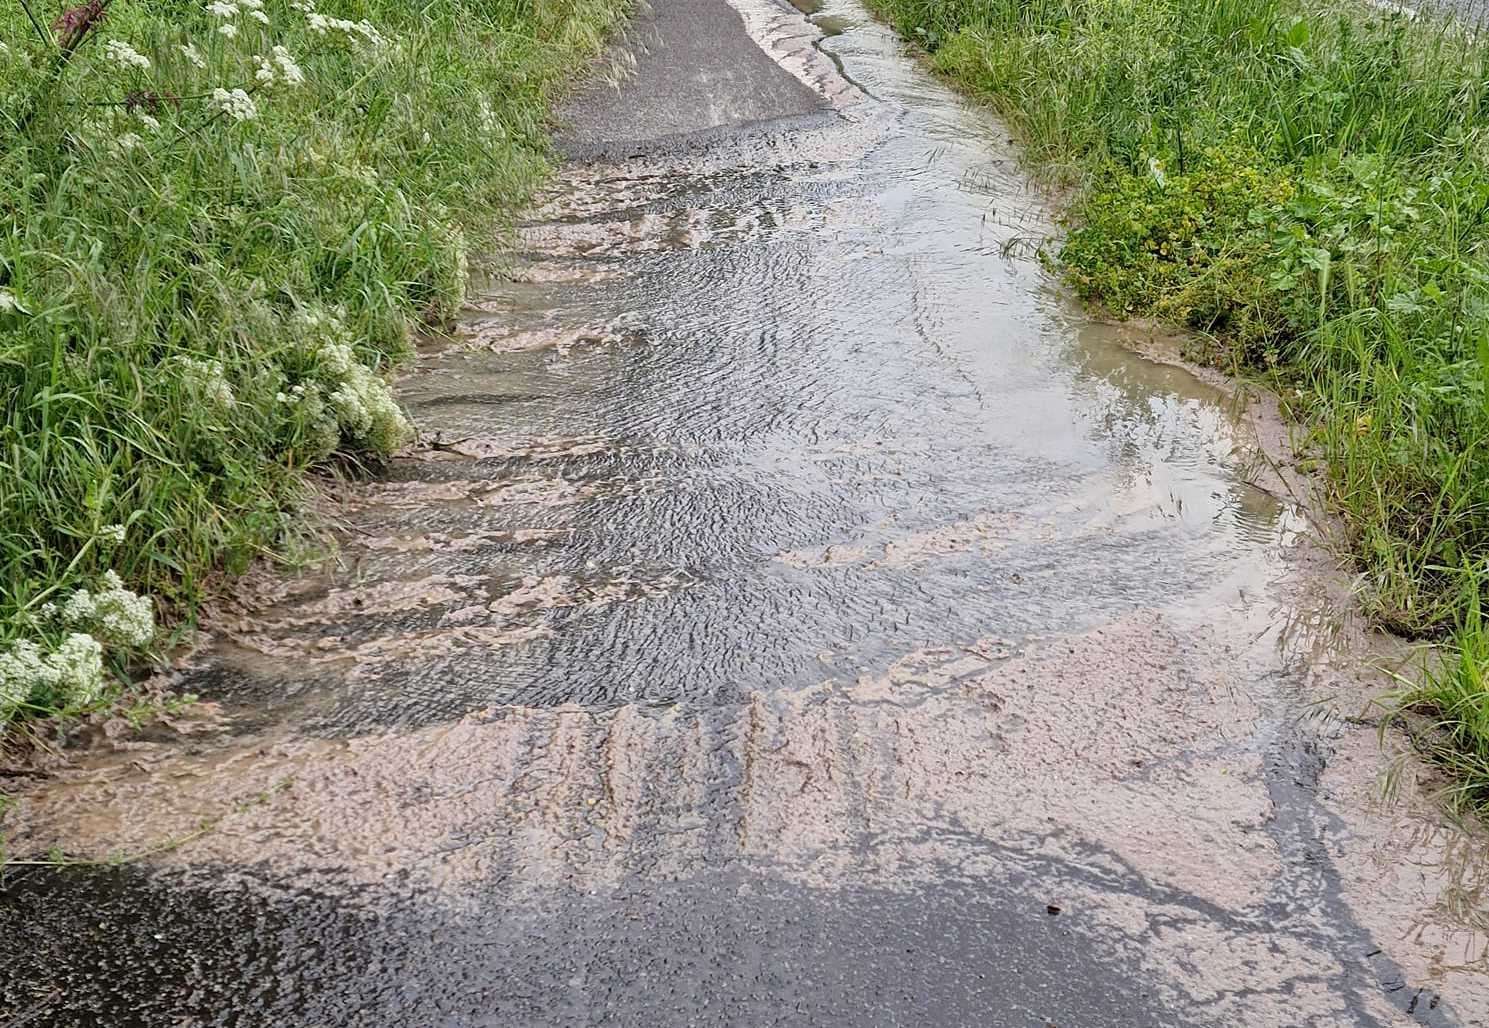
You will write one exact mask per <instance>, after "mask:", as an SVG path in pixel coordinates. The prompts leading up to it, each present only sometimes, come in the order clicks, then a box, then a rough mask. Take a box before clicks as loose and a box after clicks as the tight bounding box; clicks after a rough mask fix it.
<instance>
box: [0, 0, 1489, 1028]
mask: <svg viewBox="0 0 1489 1028" xmlns="http://www.w3.org/2000/svg"><path fill="white" fill-rule="evenodd" d="M735 6H736V7H737V8H738V9H739V11H740V13H741V15H742V17H743V22H744V24H745V25H747V26H748V27H749V32H750V34H751V36H752V37H753V38H754V39H755V40H756V41H757V42H758V43H759V45H760V46H761V47H762V48H763V50H764V52H765V53H767V54H769V56H770V57H771V58H772V59H773V60H774V61H775V62H776V64H777V66H778V67H779V68H784V69H786V70H787V71H789V72H790V73H791V75H793V76H795V79H794V80H793V81H790V82H788V83H787V84H788V85H789V87H790V88H791V89H798V90H803V89H805V90H810V91H811V93H812V95H813V96H814V97H815V101H814V102H816V103H817V105H818V107H819V108H820V109H819V110H818V111H816V112H815V113H812V114H810V115H808V116H805V117H793V118H792V119H790V120H789V122H784V121H783V122H782V123H780V124H778V125H768V124H767V125H760V126H753V127H751V129H750V130H749V131H738V132H724V133H714V134H710V135H708V136H707V137H706V138H704V137H699V138H697V139H693V140H683V141H681V142H678V141H674V145H668V146H662V147H641V146H637V147H632V148H630V149H631V150H634V151H635V153H634V154H633V153H630V152H626V151H627V148H626V147H621V148H620V150H619V151H614V148H612V151H613V152H611V153H609V154H604V153H600V152H599V151H595V152H594V153H591V154H590V158H591V159H587V160H577V161H575V162H573V163H571V164H569V165H567V166H566V167H565V169H564V170H563V172H562V173H561V175H560V179H559V181H558V183H557V184H556V186H555V188H554V189H553V190H552V193H551V195H550V196H549V197H548V198H547V199H546V200H545V202H544V203H543V205H542V206H541V207H540V208H539V209H538V210H537V211H536V212H535V213H534V214H533V216H532V219H531V222H530V224H528V225H527V226H526V227H525V229H524V231H523V238H522V244H521V257H520V260H519V261H518V263H517V265H516V266H515V267H514V268H512V269H510V271H509V272H506V273H503V274H501V275H497V276H493V278H492V279H491V280H490V281H489V282H485V283H484V284H482V285H480V287H479V288H478V289H477V295H476V296H475V297H474V299H473V300H472V303H471V306H470V309H469V310H468V311H467V313H466V315H465V317H464V318H463V320H462V324H461V326H460V331H459V332H458V334H457V339H456V340H454V341H453V342H450V341H442V342H439V343H430V344H429V345H428V346H427V347H426V348H425V350H424V352H423V353H422V354H421V356H420V359H419V361H418V363H417V366H416V367H415V368H414V369H413V370H412V372H411V373H409V374H408V375H407V376H406V377H405V379H404V380H403V382H402V385H401V389H402V395H403V398H404V400H405V401H406V402H407V404H408V405H409V407H410V409H411V411H412V412H413V414H414V415H415V417H416V418H417V420H418V422H419V424H420V426H421V428H422V431H423V436H422V439H421V443H420V445H419V446H418V447H416V448H414V449H413V450H411V451H410V452H408V453H407V454H405V455H403V456H401V457H400V458H398V459H397V460H395V461H394V462H393V464H392V466H391V467H390V468H389V469H388V471H387V473H386V474H385V475H382V476H379V477H378V478H376V479H375V480H373V481H369V482H365V483H359V484H355V485H351V486H347V487H345V488H343V489H340V490H339V491H338V494H337V496H336V498H335V513H336V515H337V516H338V518H339V519H340V521H341V523H342V526H343V530H342V533H341V536H342V543H341V555H340V560H339V563H338V566H337V567H336V568H335V569H334V570H331V571H329V572H327V573H326V574H321V575H308V576H304V577H301V578H297V579H292V580H281V581H276V582H273V583H269V584H267V585H264V586H263V587H261V588H260V589H259V590H257V593H256V594H255V595H253V596H244V597H240V598H239V599H238V601H237V602H235V603H234V604H231V605H224V607H223V609H222V610H220V611H219V612H218V614H217V616H216V618H215V620H214V621H213V623H212V624H211V625H210V626H209V628H210V629H211V632H212V636H213V638H212V639H210V640H209V641H208V642H207V644H206V645H204V646H203V647H202V648H201V649H200V650H199V651H198V652H197V653H196V654H194V655H193V656H192V657H191V658H190V659H189V661H188V662H187V664H186V665H185V666H184V667H183V668H182V669H181V670H180V671H179V672H178V684H179V685H180V686H181V687H183V688H190V689H193V690H195V691H198V692H200V693H202V694H203V695H204V696H205V697H206V698H207V699H208V700H210V701H213V702H214V703H215V704H218V705H220V707H221V709H222V711H223V718H222V722H221V723H220V724H211V725H207V726H205V727H204V728H202V730H200V731H198V732H196V733H194V734H192V733H185V734H183V735H169V736H163V737H161V738H158V739H156V740H154V741H150V740H149V739H147V740H144V741H137V742H131V743H128V744H123V745H120V746H116V747H114V748H113V749H112V750H110V749H104V750H101V751H99V752H97V753H95V754H93V755H92V756H90V757H88V758H85V759H83V760H82V761H81V763H80V765H79V766H78V767H77V768H76V769H75V770H73V771H71V772H68V773H64V774H62V775H60V776H59V777H58V778H57V779H56V780H54V781H52V782H50V783H48V784H46V785H45V786H42V787H38V788H36V789H34V790H32V791H29V792H25V793H23V794H21V795H20V796H19V797H18V798H17V802H16V805H15V808H14V809H13V810H12V811H11V814H10V817H9V824H8V825H7V827H8V829H9V830H10V831H11V832H12V833H13V836H14V837H13V839H12V846H13V848H14V849H15V850H16V851H18V852H41V851H44V850H45V849H46V848H47V847H49V846H59V847H62V848H63V849H65V850H67V851H68V852H70V853H74V854H77V855H81V856H89V857H95V858H96V857H103V856H106V855H107V854H109V853H127V854H133V855H136V856H138V857H139V859H137V860H134V861H133V862H131V863H129V864H128V865H126V866H124V867H122V868H114V869H100V868H84V869H75V870H71V871H66V872H58V871H53V870H47V869H29V868H20V869H13V870H12V871H11V872H10V881H9V882H8V885H9V888H8V890H7V892H6V893H5V894H4V895H3V896H0V953H4V950H5V949H6V948H9V950H10V952H9V953H4V956H3V959H0V967H3V968H4V969H5V970H4V974H3V980H0V1023H4V1017H5V1014H6V1012H7V1011H9V1012H10V1013H11V1014H12V1016H19V1015H22V1014H24V1015H25V1016H27V1018H28V1020H27V1021H26V1023H31V1024H58V1025H63V1024H66V1025H72V1024H78V1025H83V1024H88V1025H92V1024H107V1025H165V1024H172V1025H178V1024H179V1025H186V1024H214V1025H218V1024H220V1025H268V1024H273V1025H353V1024H355V1025H363V1024H366V1025H391V1024H400V1025H401V1024H409V1025H414V1024H421V1025H422V1024H431V1025H432V1024H442V1025H443V1024H449V1025H466V1024H483V1025H484V1024H491V1025H515V1024H553V1025H569V1024H591V1023H594V1024H599V1023H606V1024H646V1025H653V1024H674V1023H675V1024H684V1023H687V1024H740V1025H755V1024H767V1023H780V1024H819V1023H823V1024H845V1025H846V1024H891V1023H894V1024H898V1023H911V1024H998V1025H1019V1026H1022V1025H1047V1024H1058V1025H1061V1026H1097V1025H1245V1026H1258V1025H1319V1026H1323V1025H1386V1024H1431V1025H1438V1024H1443V1025H1447V1024H1463V1025H1467V1024H1482V1023H1485V1022H1484V1021H1483V1020H1482V1019H1483V1018H1484V1017H1486V1016H1489V989H1486V985H1485V979H1484V978H1483V976H1482V972H1483V963H1484V951H1485V943H1484V939H1485V936H1484V934H1483V932H1482V931H1480V930H1478V929H1476V927H1475V917H1476V913H1475V911H1476V909H1477V908H1478V906H1479V895H1480V893H1479V882H1480V880H1481V873H1482V872H1481V869H1480V864H1479V863H1478V862H1477V861H1476V859H1475V856H1474V854H1475V852H1476V851H1477V850H1481V848H1482V847H1481V844H1480V846H1478V847H1476V846H1475V843H1474V841H1473V840H1472V839H1471V838H1469V837H1468V836H1466V835H1464V834H1463V833H1461V832H1459V831H1458V830H1456V829H1454V828H1452V827H1450V826H1447V825H1445V824H1442V823H1441V822H1440V819H1439V818H1437V816H1436V815H1435V814H1434V812H1433V810H1432V808H1431V807H1430V806H1426V805H1423V804H1420V803H1418V804H1415V805H1413V804H1412V803H1403V804H1402V805H1399V806H1396V807H1385V806H1382V805H1381V804H1380V803H1378V802H1377V801H1376V795H1377V785H1378V776H1379V774H1380V772H1381V771H1382V770H1383V769H1384V767H1385V766H1386V761H1387V757H1386V756H1385V755H1383V754H1382V753H1381V751H1380V749H1379V747H1378V745H1377V742H1376V736H1375V730H1374V728H1373V727H1372V726H1371V725H1370V724H1368V723H1365V722H1364V721H1362V720H1361V719H1358V718H1354V717H1353V715H1358V714H1361V713H1362V711H1364V707H1365V698H1366V695H1367V689H1369V688H1372V687H1374V686H1372V685H1370V684H1369V682H1371V681H1373V679H1371V678H1370V676H1369V674H1368V664H1369V663H1370V661H1371V660H1373V659H1375V658H1374V656H1373V655H1372V653H1371V651H1370V650H1369V649H1368V648H1367V646H1366V642H1367V640H1364V638H1363V633H1362V631H1361V630H1360V629H1359V628H1358V626H1357V625H1355V624H1354V623H1353V620H1352V616H1351V614H1350V613H1349V605H1348V603H1347V601H1346V600H1345V599H1344V598H1343V597H1344V591H1343V589H1342V587H1341V584H1340V581H1341V580H1340V578H1339V577H1338V575H1337V573H1335V572H1334V571H1333V569H1332V565H1331V564H1330V562H1329V561H1327V560H1325V559H1324V558H1322V557H1321V556H1320V554H1319V552H1318V550H1317V549H1316V548H1315V546H1314V545H1313V544H1312V543H1311V542H1310V541H1309V540H1310V532H1309V530H1308V523H1307V520H1306V518H1305V516H1304V515H1303V513H1302V512H1301V510H1300V509H1299V507H1298V505H1297V504H1296V503H1295V501H1294V500H1293V499H1292V497H1291V496H1290V494H1289V492H1288V491H1287V489H1285V488H1284V487H1283V485H1284V482H1285V481H1287V480H1288V478H1287V476H1280V475H1279V474H1277V473H1275V471H1274V470H1273V469H1271V468H1269V467H1268V465H1267V460H1266V456H1265V454H1266V451H1267V446H1266V445H1265V443H1266V440H1265V439H1258V437H1257V434H1256V425H1257V420H1256V419H1257V416H1258V411H1259V410H1260V409H1261V408H1260V406H1259V405H1258V404H1257V403H1253V402H1249V401H1247V400H1246V399H1245V398H1243V397H1238V396H1237V395H1236V394H1235V393H1234V392H1233V391H1231V390H1228V389H1226V388H1224V387H1223V384H1221V383H1218V382H1216V381H1214V380H1211V379H1207V378H1203V377H1200V376H1197V375H1196V374H1192V373H1191V372H1189V371H1186V370H1184V369H1183V368H1182V367H1180V366H1178V365H1176V364H1174V363H1172V362H1166V361H1164V360H1158V359H1151V358H1145V357H1141V356H1138V355H1137V354H1136V353H1134V350H1133V345H1134V344H1135V343H1136V344H1143V343H1151V342H1152V341H1151V340H1146V339H1145V338H1144V335H1143V333H1141V332H1139V331H1136V330H1125V331H1122V330H1117V329H1113V328H1111V327H1109V326H1106V325H1103V324H1101V323H1099V322H1096V321H1093V320H1091V319H1090V318H1089V317H1087V316H1086V315H1083V314H1082V313H1081V311H1080V310H1079V308H1077V307H1076V306H1075V305H1073V304H1072V303H1071V301H1070V300H1069V299H1068V298H1067V297H1066V296H1064V295H1062V293H1061V292H1060V290H1059V289H1058V288H1057V286H1056V285H1055V283H1054V282H1053V281H1052V279H1051V278H1050V276H1049V275H1048V274H1047V273H1046V272H1045V271H1044V270H1042V268H1041V266H1040V263H1039V262H1038V260H1036V259H1034V258H1033V257H1032V246H1033V244H1035V243H1037V242H1038V241H1039V240H1041V239H1043V238H1045V237H1046V236H1047V235H1049V234H1050V233H1051V232H1052V231H1053V228H1054V227H1053V225H1052V224H1051V222H1050V220H1049V219H1050V214H1049V209H1048V206H1047V204H1046V202H1045V201H1044V200H1043V199H1042V198H1041V196H1040V195H1039V194H1038V193H1037V192H1035V191H1034V190H1033V189H1032V188H1031V187H1030V186H1029V184H1028V183H1027V181H1026V179H1025V178H1024V176H1023V175H1022V174H1021V172H1020V170H1019V169H1018V166H1017V164H1016V153H1015V149H1014V147H1013V146H1012V144H1011V142H1010V140H1009V138H1008V136H1007V134H1006V131H1005V130H1004V129H1003V128H1002V127H1001V126H1000V125H999V124H998V123H997V121H996V120H994V119H993V118H991V117H990V116H988V115H986V114H985V113H983V112H980V111H977V110H975V109H973V108H972V107H971V106H970V105H969V104H967V103H966V102H964V101H963V100H961V99H959V98H958V97H956V96H954V95H953V94H952V93H951V92H950V91H949V90H948V89H947V88H946V87H945V86H943V85H942V84H940V83H939V82H937V81H935V80H934V79H932V78H931V77H930V76H928V75H927V74H926V73H925V72H924V71H923V70H921V69H920V68H919V67H918V66H917V65H916V63H915V62H914V60H913V59H912V58H910V57H909V56H908V55H907V54H906V53H905V52H904V51H903V49H902V48H901V46H900V45H899V44H898V43H897V42H896V41H895V40H894V39H893V37H892V36H891V35H890V34H889V33H888V32H887V31H886V30H885V29H884V28H882V27H880V26H878V25H877V24H875V23H874V22H873V21H872V20H870V19H869V17H868V16H867V15H866V14H865V13H864V12H863V11H862V10H861V9H860V8H859V7H857V6H856V5H855V4H853V3H850V2H837V3H833V4H830V5H829V6H828V8H827V9H826V10H821V9H820V8H819V7H818V6H817V5H815V4H812V5H805V6H804V7H803V11H801V12H798V11H795V10H791V9H788V8H785V7H779V8H778V7H776V6H775V5H773V4H770V3H769V2H767V0H758V2H757V0H737V2H736V3H735ZM782 74H783V75H784V74H785V73H784V72H783V73H782ZM783 88H785V87H784V86H783ZM186 727H190V726H186ZM1388 741H1389V739H1388ZM175 843H180V844H179V845H174V844H175Z"/></svg>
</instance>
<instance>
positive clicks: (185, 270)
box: [0, 0, 627, 731]
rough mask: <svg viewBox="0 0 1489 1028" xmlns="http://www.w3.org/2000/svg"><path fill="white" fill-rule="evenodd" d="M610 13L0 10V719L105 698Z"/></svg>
mask: <svg viewBox="0 0 1489 1028" xmlns="http://www.w3.org/2000/svg"><path fill="white" fill-rule="evenodd" d="M626 6H627V3H626V0H430V2H427V3H418V2H415V3H403V2H393V0H210V2H206V0H90V2H88V3H84V4H82V5H80V6H76V7H71V8H67V9H63V8H61V7H58V6H55V5H48V4H45V3H43V2H40V0H0V414H3V420H0V731H3V728H4V724H5V722H6V721H8V720H10V719H13V718H15V717H17V716H24V715H27V714H46V713H59V712H60V713H72V712H76V711H80V710H86V709H90V708H95V707H97V706H99V705H101V704H104V703H107V702H109V700H110V699H111V698H113V697H114V696H115V695H117V691H118V684H117V683H118V682H119V681H120V677H121V675H122V673H123V672H124V671H125V669H127V668H128V667H129V666H130V665H131V663H132V662H133V661H136V660H138V659H139V658H140V657H141V656H142V655H144V654H147V653H148V652H149V650H150V647H151V646H152V645H156V644H158V643H157V629H158V626H159V625H160V624H161V623H162V622H163V621H165V620H169V619H172V618H176V617H179V616H182V615H184V614H188V613H189V611H190V609H191V606H192V604H193V603H194V602H195V601H196V600H198V599H199V598H200V597H201V595H202V591H203V588H204V584H205V583H206V582H208V581H210V580H211V576H213V575H214V574H217V573H220V572H227V573H233V572H237V571H241V570H242V569H243V568H244V567H245V566H246V565H247V564H248V563H249V562H250V561H251V560H253V559H254V558H256V557H258V556H261V555H265V554H270V553H272V552H273V551H274V548H275V546H276V544H277V541H278V540H280V539H281V538H282V537H283V533H284V531H285V529H286V526H287V524H288V523H289V522H288V519H289V518H291V517H293V512H294V510H295V507H296V503H297V501H298V500H299V499H301V498H302V492H303V482H304V475H305V473H306V471H307V470H309V469H313V468H315V467H316V466H317V465H322V464H324V463H326V462H328V461H330V460H333V459H334V460H345V459H348V458H349V459H353V460H367V459H374V460H375V459H376V458H378V457H380V456H383V455H386V454H388V453H390V452H392V451H393V450H394V449H395V448H397V447H398V446H399V445H401V444H402V443H403V442H404V441H405V440H406V439H407V438H408V437H409V435H410V431H411V430H410V426H409V424H408V421H407V420H406V418H405V417H404V415H403V413H402V412H401V411H400V409H399V408H398V405H397V404H396V403H395V402H394V400H393V398H392V396H391V394H390V392H389V389H388V386H387V383H386V378H385V375H386V373H387V371H388V369H390V368H391V367H392V366H394V365H395V364H396V363H397V361H398V360H399V359H400V358H401V357H402V356H404V355H406V354H407V353H408V352H409V338H410V333H411V331H412V329H413V328H414V327H415V326H417V325H418V324H419V323H420V322H438V321H439V320H440V319H442V318H445V317H447V316H448V315H449V314H450V313H451V312H453V311H454V310H455V309H456V307H457V306H458V305H459V304H460V302H461V299H462V296H463V291H464V288H465V284H466V277H467V263H468V260H469V259H470V253H471V248H472V247H473V246H477V247H483V248H484V246H485V244H487V243H490V242H492V241H494V240H496V239H499V238H500V235H501V230H502V228H503V226H504V225H506V224H507V223H508V220H509V218H510V216H511V215H512V213H513V212H514V211H515V210H516V209H517V207H518V206H519V205H521V203H522V202H523V201H524V199H525V198H526V197H527V196H528V195H529V194H530V192H531V191H532V189H533V188H534V186H535V185H536V184H538V183H539V182H540V181H541V179H542V176H543V175H544V173H545V169H546V162H545V152H546V146H547V142H546V136H545V117H546V114H547V110H548V107H549V104H550V101H551V100H552V98H553V95H554V91H555V89H556V88H557V87H558V86H559V84H560V83H561V81H562V80H563V79H564V77H565V76H566V75H567V74H569V73H570V72H571V71H572V70H573V69H574V68H576V67H579V66H581V65H582V61H583V58H585V57H587V56H589V55H591V54H593V53H595V52H596V51H597V49H598V47H599V45H600V43H601V41H602V39H603V37H604V35H605V34H606V32H607V31H608V29H609V28H610V27H611V26H612V25H613V24H614V22H615V21H616V19H617V18H618V17H620V16H621V14H622V13H623V9H624V8H625V7H626Z"/></svg>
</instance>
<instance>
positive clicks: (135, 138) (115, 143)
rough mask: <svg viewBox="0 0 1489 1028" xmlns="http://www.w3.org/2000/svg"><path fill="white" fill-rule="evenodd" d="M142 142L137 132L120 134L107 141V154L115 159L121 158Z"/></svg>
mask: <svg viewBox="0 0 1489 1028" xmlns="http://www.w3.org/2000/svg"><path fill="white" fill-rule="evenodd" d="M142 142H144V140H142V139H140V134H139V133H138V132H121V133H119V134H118V135H117V136H115V137H114V138H113V139H111V140H110V141H109V152H110V153H112V154H113V155H114V156H115V157H123V156H124V155H125V154H127V153H128V152H129V151H131V150H133V149H134V148H135V147H137V146H139V145H140V144H141V143H142Z"/></svg>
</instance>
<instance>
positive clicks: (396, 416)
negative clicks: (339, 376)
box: [327, 364, 413, 454]
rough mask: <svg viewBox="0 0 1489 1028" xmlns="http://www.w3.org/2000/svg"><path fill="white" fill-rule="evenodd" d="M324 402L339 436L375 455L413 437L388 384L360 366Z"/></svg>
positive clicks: (354, 365)
mask: <svg viewBox="0 0 1489 1028" xmlns="http://www.w3.org/2000/svg"><path fill="white" fill-rule="evenodd" d="M327 399H328V402H329V403H330V406H331V409H332V411H334V412H335V414H336V420H337V422H338V423H339V424H340V426H341V432H342V436H343V437H345V438H346V439H349V440H350V441H352V442H353V443H356V444H358V445H361V446H366V447H368V448H369V449H371V450H373V451H375V452H377V453H384V454H386V453H392V452H393V451H394V450H396V449H398V447H399V446H400V445H402V444H403V443H404V442H405V441H407V439H408V437H409V436H410V435H412V434H413V429H412V426H410V425H409V423H408V419H407V418H406V417H405V416H404V414H403V410H402V408H400V407H399V406H398V402H397V401H396V400H394V399H393V392H392V390H390V389H389V388H388V384H387V383H386V382H384V381H383V380H382V379H380V378H378V377H377V376H376V375H374V374H373V373H372V371H371V370H370V369H368V368H367V367H366V366H364V365H362V364H353V365H352V366H351V369H350V371H349V372H348V373H347V376H346V378H345V380H343V382H342V383H341V385H340V386H339V387H338V388H337V389H336V390H335V391H334V392H332V393H331V395H330V396H329V397H328V398H327Z"/></svg>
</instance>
